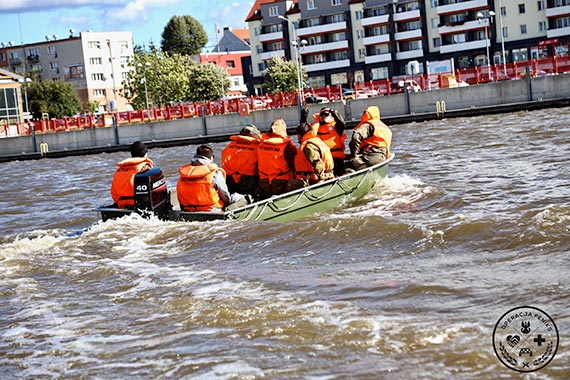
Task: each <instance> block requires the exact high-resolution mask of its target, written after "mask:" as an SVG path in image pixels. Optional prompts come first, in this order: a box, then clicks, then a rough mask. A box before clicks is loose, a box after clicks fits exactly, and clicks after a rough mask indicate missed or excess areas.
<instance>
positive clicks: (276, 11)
mask: <svg viewBox="0 0 570 380" xmlns="http://www.w3.org/2000/svg"><path fill="white" fill-rule="evenodd" d="M269 16H270V17H277V16H279V7H269Z"/></svg>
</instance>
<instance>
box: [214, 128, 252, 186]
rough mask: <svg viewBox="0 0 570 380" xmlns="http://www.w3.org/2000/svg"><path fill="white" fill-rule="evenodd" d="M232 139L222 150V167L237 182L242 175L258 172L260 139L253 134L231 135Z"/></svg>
mask: <svg viewBox="0 0 570 380" xmlns="http://www.w3.org/2000/svg"><path fill="white" fill-rule="evenodd" d="M230 140H232V141H231V142H230V143H229V144H228V146H226V147H225V148H224V149H223V150H222V168H223V169H224V170H225V171H226V174H227V175H231V176H232V177H233V179H234V180H235V182H236V183H238V182H239V180H240V178H241V176H242V175H249V176H253V175H256V174H257V146H258V145H259V140H257V139H256V138H254V137H251V136H242V135H238V136H230Z"/></svg>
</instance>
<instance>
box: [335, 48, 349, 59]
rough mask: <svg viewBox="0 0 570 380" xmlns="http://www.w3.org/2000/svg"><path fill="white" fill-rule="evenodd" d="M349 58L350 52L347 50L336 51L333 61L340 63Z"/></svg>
mask: <svg viewBox="0 0 570 380" xmlns="http://www.w3.org/2000/svg"><path fill="white" fill-rule="evenodd" d="M347 58H348V52H347V51H346V50H342V51H335V52H334V53H333V61H340V60H343V59H347Z"/></svg>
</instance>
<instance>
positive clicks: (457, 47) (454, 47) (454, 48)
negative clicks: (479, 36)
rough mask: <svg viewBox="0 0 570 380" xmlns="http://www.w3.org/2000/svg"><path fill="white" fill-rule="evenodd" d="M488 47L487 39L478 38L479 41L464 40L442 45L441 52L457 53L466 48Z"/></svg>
mask: <svg viewBox="0 0 570 380" xmlns="http://www.w3.org/2000/svg"><path fill="white" fill-rule="evenodd" d="M486 47H487V41H486V40H478V41H469V42H462V43H458V44H451V45H442V46H440V47H439V52H440V53H441V54H446V53H455V52H458V51H464V50H473V49H485V48H486Z"/></svg>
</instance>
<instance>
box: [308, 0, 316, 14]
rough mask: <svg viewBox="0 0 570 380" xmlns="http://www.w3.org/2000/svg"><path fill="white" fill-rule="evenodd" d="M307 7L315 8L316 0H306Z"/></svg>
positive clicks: (309, 8)
mask: <svg viewBox="0 0 570 380" xmlns="http://www.w3.org/2000/svg"><path fill="white" fill-rule="evenodd" d="M307 9H308V10H310V11H311V10H313V9H317V2H316V0H307Z"/></svg>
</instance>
